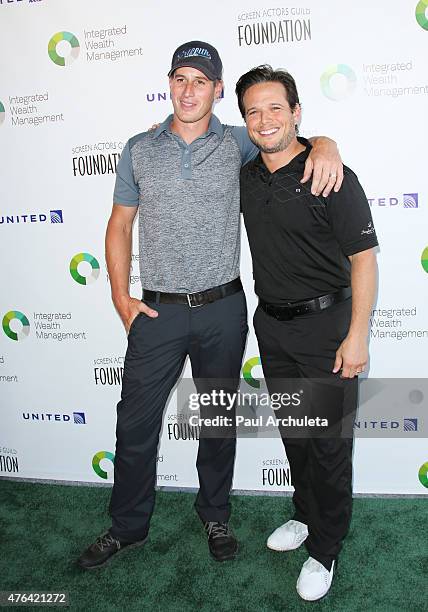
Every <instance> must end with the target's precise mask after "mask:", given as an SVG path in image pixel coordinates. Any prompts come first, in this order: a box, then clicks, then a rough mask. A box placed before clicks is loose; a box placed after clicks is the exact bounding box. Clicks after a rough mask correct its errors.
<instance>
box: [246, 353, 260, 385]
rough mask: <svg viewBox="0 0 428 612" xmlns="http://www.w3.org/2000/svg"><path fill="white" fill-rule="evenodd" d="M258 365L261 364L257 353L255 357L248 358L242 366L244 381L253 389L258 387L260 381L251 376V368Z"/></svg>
mask: <svg viewBox="0 0 428 612" xmlns="http://www.w3.org/2000/svg"><path fill="white" fill-rule="evenodd" d="M259 365H261V361H260V357H259V356H258V355H257V357H251V358H250V359H248V360H247V361H246V362H245V363H244V365H243V367H242V375H243V377H244V380H245V382H246V383H247V384H249V385H250V387H254V388H255V389H260V381H259V380H258V378H253V368H255V367H256V366H259Z"/></svg>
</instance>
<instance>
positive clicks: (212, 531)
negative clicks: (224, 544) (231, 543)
mask: <svg viewBox="0 0 428 612" xmlns="http://www.w3.org/2000/svg"><path fill="white" fill-rule="evenodd" d="M205 529H206V531H207V533H208V537H209V538H212V539H213V540H215V539H216V538H224V537H225V536H228V535H229V533H230V532H229V526H228V524H227V523H215V522H212V521H211V522H209V523H205Z"/></svg>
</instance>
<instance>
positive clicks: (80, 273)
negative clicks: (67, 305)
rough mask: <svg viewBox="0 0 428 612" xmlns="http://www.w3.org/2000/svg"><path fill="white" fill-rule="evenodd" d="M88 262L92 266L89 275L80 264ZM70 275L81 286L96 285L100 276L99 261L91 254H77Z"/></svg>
mask: <svg viewBox="0 0 428 612" xmlns="http://www.w3.org/2000/svg"><path fill="white" fill-rule="evenodd" d="M82 262H86V263H88V264H89V265H90V267H91V270H90V271H89V273H88V274H86V273H85V271H84V270H82V268H83V266H81V265H80V264H81V263H82ZM70 274H71V276H72V278H73V279H74V280H75V281H76V283H79V284H80V285H89V284H91V283H94V282H95V281H96V280H97V278H98V277H99V275H100V264H99V263H98V260H97V259H96V258H95V257H94V256H93V255H91V254H90V253H77V255H75V256H74V257H73V258H72V260H71V261H70Z"/></svg>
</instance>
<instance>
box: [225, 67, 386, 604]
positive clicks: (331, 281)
mask: <svg viewBox="0 0 428 612" xmlns="http://www.w3.org/2000/svg"><path fill="white" fill-rule="evenodd" d="M236 93H237V96H238V104H239V108H240V110H241V113H242V116H243V117H244V119H245V121H246V124H247V130H248V134H249V136H250V138H251V140H252V141H253V142H254V144H256V145H257V146H258V147H259V149H260V153H259V155H258V156H257V157H256V158H255V159H254V160H253V161H250V162H249V163H248V164H246V165H245V166H244V167H243V169H242V171H241V207H242V211H243V214H244V221H245V225H246V229H247V234H248V239H249V244H250V249H251V254H252V258H253V271H254V279H255V291H256V294H257V295H258V297H259V299H260V303H259V306H258V308H257V310H256V313H255V316H254V326H255V331H256V335H257V339H258V342H259V347H260V355H261V361H262V366H263V370H264V375H265V377H266V379H267V384H268V388H269V390H270V392H272V390H273V389H275V390H277V389H278V381H279V380H280V379H281V380H282V383H281V384H283V382H284V380H285V379H288V380H291V379H294V380H295V379H299V378H300V379H306V381H305V383H308V384H309V382H311V383H312V385H313V386H312V387H311V389H312V393H313V395H312V401H311V405H310V410H311V411H312V415H314V414H316V412H317V410H318V411H322V410H324V409H325V408H326V406H327V404H326V401H325V397H326V396H322V393H321V394H320V391H319V389H321V388H324V389H330V390H331V389H333V390H334V391H335V393H336V395H334V396H333V397H334V398H337V397H339V400H338V401H337V399H334V400H333V404H334V402H336V403H335V405H334V406H333V408H334V409H336V412H337V409H338V410H339V425H343V422H342V419H343V418H344V417H347V418H348V423H349V421H351V422H353V418H354V416H355V411H356V408H357V385H358V380H357V378H356V375H357V374H359V373H361V372H363V370H364V368H365V366H366V364H367V360H368V349H367V335H368V322H369V315H370V311H371V307H372V303H373V300H374V294H375V288H376V261H375V254H374V250H373V247H375V246H376V245H377V244H378V242H377V238H376V234H375V229H374V226H373V221H372V217H371V214H370V209H369V206H368V202H367V199H366V196H365V194H364V191H363V189H362V188H361V186H360V184H359V182H358V179H357V177H356V176H355V174H354V173H353V172H352V170H350V169H349V168H346V167H345V169H344V182H343V185H342V188H341V190H340V191H339V192H337V193H333V192H331V193H330V195H329V196H328V197H323V196H314V195H312V194H311V192H310V190H309V189H307V188H306V187H305V185H302V183H301V182H300V179H301V177H302V174H303V171H304V164H305V160H306V158H307V156H308V154H309V151H310V148H311V146H310V144H309V142H307V141H306V140H304V139H297V136H296V133H297V126H298V124H299V121H300V104H299V98H298V94H297V90H296V85H295V82H294V80H293V78H292V77H291V75H289V74H288V73H287V72H284V71H274V70H272V68H271V67H270V66H260V67H258V68H254V69H253V70H250V71H249V72H248V73H246V74H244V75H243V76H242V77H241V78H240V79H239V81H238V83H237V86H236ZM351 293H352V297H351ZM319 381H321V385H320V384H319ZM317 389H318V390H317ZM323 393H325V391H324V392H323ZM337 394H338V395H337ZM328 397H332V396H331V395H330V396H328ZM323 398H324V399H323ZM328 407H329V408H332V406H331V405H330V404H329V406H328ZM289 414H292V412H290V413H289ZM320 416H322V415H320ZM351 430H352V427H351ZM281 435H282V437H283V441H284V445H285V447H286V452H287V456H288V459H289V462H290V465H291V470H292V478H293V484H294V488H295V493H294V496H293V501H294V505H295V514H294V516H293V518H292V520H290V521H288V522H287V523H285V524H284V525H282V526H281V527H279V528H278V529H276V530H275V531H274V532H273V533H272V534H271V536H270V537H269V539H268V543H267V544H268V547H269V548H272V549H274V550H281V551H283V550H293V549H295V548H298V547H299V546H300V545H301V544H302V543H303V542H304V541H305V546H306V548H307V550H308V552H309V555H310V556H309V558H308V560H307V561H306V562H305V563H304V565H303V567H302V570H301V572H300V576H299V579H298V581H297V591H298V593H299V595H300V596H301V597H302V598H303V599H305V600H310V601H314V600H316V599H319V598H321V597H323V596H324V595H325V594H326V593H327V592H328V590H329V588H330V585H331V581H332V578H333V571H334V565H335V561H336V559H337V556H338V554H339V551H340V549H341V545H342V540H343V538H344V537H345V535H346V533H347V531H348V528H349V523H350V518H351V507H352V442H353V440H352V433H351V434H349V430H348V435H347V437H346V436H344V435H343V429H341V430H340V434H339V435H338V434H337V430H336V434H335V435H333V434H330V435H329V436H328V437H322V436H320V437H318V436H317V435H313V434H312V435H311V436H308V435H306V436H305V437H292V436H291V434H290V431H289V430H288V433H287V432H286V431H285V430H284V429H282V430H281Z"/></svg>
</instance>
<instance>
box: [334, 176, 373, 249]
mask: <svg viewBox="0 0 428 612" xmlns="http://www.w3.org/2000/svg"><path fill="white" fill-rule="evenodd" d="M327 211H328V216H329V222H330V225H331V227H332V230H333V233H334V235H335V238H336V240H337V241H338V242H339V244H340V246H341V247H342V250H343V252H344V253H345V255H347V256H350V255H355V254H356V253H360V252H361V251H366V250H367V249H371V248H373V247H375V246H378V244H379V243H378V240H377V236H376V231H375V227H374V224H373V219H372V214H371V211H370V206H369V203H368V201H367V197H366V194H365V193H364V190H363V188H362V187H361V185H360V183H359V181H358V178H357V176H356V175H355V174H354V172H352V170H350V168H346V167H345V168H344V180H343V183H342V187H341V188H340V190H339V191H338V192H337V193H335V192H331V193H330V195H329V196H328V198H327Z"/></svg>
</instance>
